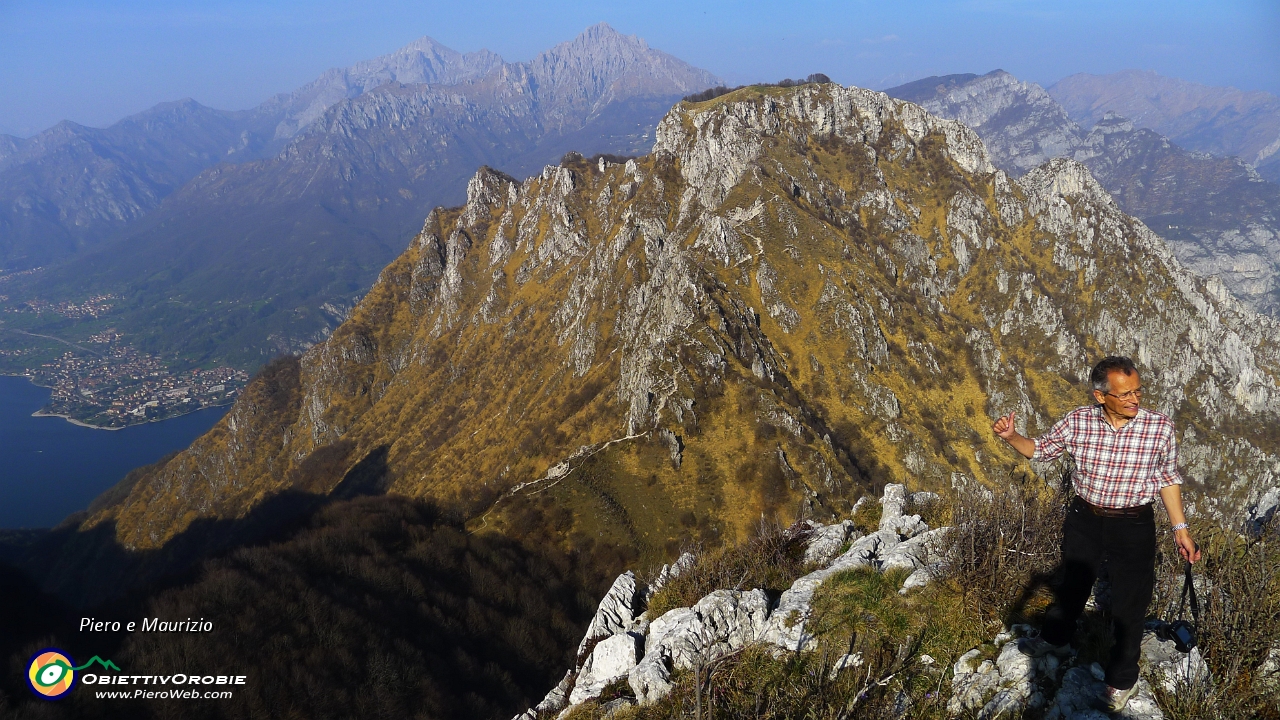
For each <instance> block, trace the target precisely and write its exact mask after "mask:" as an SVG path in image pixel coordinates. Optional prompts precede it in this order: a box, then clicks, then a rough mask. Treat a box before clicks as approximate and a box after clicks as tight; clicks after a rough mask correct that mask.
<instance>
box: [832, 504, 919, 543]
mask: <svg viewBox="0 0 1280 720" xmlns="http://www.w3.org/2000/svg"><path fill="white" fill-rule="evenodd" d="M883 514H884V506H883V505H881V504H880V503H878V502H869V503H866V504H865V505H863V506H862V507H860V508H858V512H856V513H854V514H853V516H852V517H850V518H849V519H850V520H853V526H854V527H855V528H856V529H858V530H860V531H861V532H862V533H863V534H864V535H869V534H871V533H873V532H875V531H877V530H879V529H880V517H881V516H882V515H883ZM930 527H932V525H931V526H930Z"/></svg>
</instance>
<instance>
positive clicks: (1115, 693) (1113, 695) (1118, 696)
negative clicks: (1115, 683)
mask: <svg viewBox="0 0 1280 720" xmlns="http://www.w3.org/2000/svg"><path fill="white" fill-rule="evenodd" d="M1137 692H1138V683H1134V684H1133V687H1131V688H1128V689H1125V690H1119V689H1117V688H1113V687H1111V686H1110V685H1108V686H1107V691H1106V693H1105V694H1104V696H1103V700H1104V701H1105V702H1106V709H1107V710H1109V711H1111V712H1120V711H1121V710H1123V709H1124V706H1125V705H1128V704H1129V698H1131V697H1133V696H1134V694H1135V693H1137Z"/></svg>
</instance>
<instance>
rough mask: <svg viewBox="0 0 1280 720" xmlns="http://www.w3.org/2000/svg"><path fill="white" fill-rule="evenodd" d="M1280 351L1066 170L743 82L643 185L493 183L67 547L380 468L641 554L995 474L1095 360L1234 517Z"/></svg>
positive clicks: (402, 487)
mask: <svg viewBox="0 0 1280 720" xmlns="http://www.w3.org/2000/svg"><path fill="white" fill-rule="evenodd" d="M1276 337H1277V326H1276V323H1275V321H1273V320H1270V319H1268V318H1264V317H1259V316H1257V315H1254V314H1253V313H1250V312H1248V311H1246V310H1244V309H1243V308H1241V307H1240V306H1239V305H1238V304H1237V303H1235V302H1234V301H1233V300H1232V299H1231V298H1230V297H1229V296H1227V295H1225V294H1222V293H1216V294H1215V292H1213V290H1212V288H1209V287H1206V286H1205V285H1204V284H1203V283H1202V282H1201V281H1199V280H1197V279H1195V278H1194V276H1192V275H1190V274H1189V273H1187V272H1186V271H1185V270H1184V269H1183V268H1182V267H1181V265H1180V264H1179V263H1178V261H1177V260H1176V259H1175V258H1174V257H1173V255H1172V254H1171V253H1170V252H1169V250H1168V248H1167V247H1166V246H1165V244H1164V243H1163V242H1162V241H1161V240H1160V239H1159V238H1158V237H1156V236H1155V235H1153V234H1152V233H1151V232H1150V231H1149V230H1147V229H1146V227H1145V226H1143V225H1142V224H1141V223H1140V222H1138V221H1136V220H1134V219H1132V218H1130V217H1128V216H1126V215H1124V214H1123V213H1121V212H1120V211H1119V209H1118V208H1117V207H1116V206H1115V204H1114V202H1113V201H1112V200H1111V198H1110V197H1109V196H1108V195H1107V194H1106V193H1105V191H1103V190H1102V189H1101V188H1100V187H1099V186H1098V185H1097V183H1096V182H1095V181H1094V180H1093V179H1092V177H1091V176H1090V175H1089V173H1088V172H1087V171H1086V170H1085V169H1084V168H1083V166H1081V165H1079V164H1077V163H1074V162H1072V161H1068V160H1054V161H1051V162H1049V163H1046V164H1045V165H1044V166H1042V167H1040V168H1037V169H1035V170H1033V171H1032V172H1030V173H1028V174H1027V175H1026V176H1025V177H1024V178H1022V179H1021V180H1020V181H1017V182H1015V181H1011V180H1010V179H1009V178H1008V177H1007V176H1005V175H1004V174H1003V173H1001V172H999V171H997V170H996V169H995V168H994V167H993V166H992V165H991V163H990V161H989V159H988V158H987V155H986V153H985V150H984V148H983V146H982V143H981V142H980V141H979V140H978V138H977V136H976V135H975V134H974V133H973V132H972V131H970V130H968V129H967V128H965V127H964V126H962V125H960V124H959V123H955V122H952V121H946V120H941V119H938V118H936V117H933V116H930V115H928V114H927V113H925V112H924V111H922V110H921V109H920V108H919V107H917V106H915V105H911V104H909V103H903V102H901V101H895V100H892V99H890V98H888V97H887V96H885V95H883V94H880V93H873V92H869V91H865V90H860V89H846V88H841V87H839V86H835V85H809V86H805V87H803V88H799V89H782V88H764V89H761V88H748V89H743V90H740V91H737V92H735V93H732V94H729V95H726V96H722V97H720V98H717V99H715V100H712V101H708V102H705V103H699V104H692V105H691V104H681V105H679V106H677V107H676V109H674V110H673V111H672V112H671V113H670V114H669V115H668V116H667V118H666V119H664V120H663V122H662V124H661V125H660V126H659V132H658V141H657V143H656V146H655V149H654V152H653V153H652V154H651V155H649V156H647V157H645V158H642V159H639V160H636V161H631V162H628V163H626V164H609V163H606V162H603V161H601V162H599V163H588V162H586V161H581V160H569V161H566V162H565V163H564V164H563V165H561V166H559V167H548V168H546V169H545V170H544V171H543V173H542V174H541V175H539V176H536V177H534V178H530V179H529V180H527V181H525V182H523V183H517V182H515V181H514V180H512V179H511V178H509V177H506V176H504V175H501V174H499V173H496V172H494V171H490V170H487V169H485V170H482V171H481V172H479V173H478V174H477V175H476V176H475V177H474V178H473V179H472V180H471V182H470V184H469V186H468V200H467V203H466V205H465V206H463V207H459V208H454V209H449V210H443V209H442V210H437V211H435V212H433V213H432V214H431V216H430V217H429V218H428V220H427V223H426V226H425V227H424V229H423V232H422V233H421V234H420V235H419V236H418V237H417V238H416V239H415V240H414V242H413V243H412V245H411V246H410V247H409V249H408V250H407V251H406V252H405V253H404V254H402V255H401V256H400V257H399V258H397V259H396V260H395V261H394V262H392V263H391V264H390V265H388V266H387V267H386V268H385V269H384V270H383V271H382V273H381V275H380V277H379V279H378V282H377V283H375V285H374V287H373V289H372V290H371V291H370V292H369V294H368V295H367V296H366V297H365V298H364V299H363V300H362V302H361V303H360V305H359V307H357V309H356V310H355V311H354V313H353V314H352V316H351V317H350V319H348V320H347V321H346V322H345V323H344V324H343V325H342V326H341V327H340V328H338V330H337V331H335V332H334V334H333V335H332V337H330V338H329V339H328V340H327V341H326V342H324V343H322V344H321V345H318V346H317V347H315V348H313V349H312V350H310V351H308V352H307V353H306V354H305V355H304V356H303V357H302V359H301V362H300V363H296V364H286V365H282V366H280V367H279V368H277V369H276V370H275V371H273V372H272V373H270V374H269V375H268V377H266V378H264V380H263V381H261V382H258V383H256V384H255V385H254V386H251V388H250V390H249V391H248V392H246V393H245V396H244V397H243V398H242V399H241V400H240V401H239V402H238V403H237V404H236V406H235V407H234V408H233V409H232V410H231V412H229V413H228V414H227V416H226V417H225V418H224V419H223V420H222V421H221V422H220V423H219V424H218V425H217V426H216V427H215V428H214V429H213V430H211V431H210V432H209V433H208V434H207V435H206V436H204V437H202V438H201V439H200V440H198V441H197V442H196V443H194V444H193V445H192V446H191V448H189V449H188V450H187V451H185V452H184V453H181V454H179V455H178V456H176V457H174V458H173V459H171V460H169V461H168V462H167V463H164V464H162V465H160V466H157V467H154V468H152V469H149V470H148V471H147V472H144V473H140V474H139V475H138V476H136V477H134V478H133V479H132V480H131V482H130V483H129V484H128V485H127V486H123V487H121V488H118V489H117V490H115V491H113V493H112V494H111V496H110V497H109V498H104V501H103V502H102V503H99V504H98V506H97V507H95V508H94V510H93V512H92V513H91V514H90V516H89V517H88V518H85V519H84V520H83V522H82V523H81V525H80V532H94V529H95V528H108V529H109V532H110V534H111V535H112V536H113V537H114V538H115V539H116V541H118V542H119V543H120V545H121V547H122V548H123V549H124V550H125V551H126V552H141V551H144V550H146V549H148V548H160V547H163V546H164V544H165V543H166V541H169V540H170V539H171V538H173V537H175V536H176V535H178V534H179V533H182V532H183V531H184V530H185V529H187V528H189V527H191V526H192V524H193V523H195V522H197V521H200V522H205V521H214V520H217V521H221V520H228V521H229V520H233V519H235V518H238V517H243V516H245V515H246V514H247V513H249V512H250V511H251V510H252V509H253V508H255V507H257V506H260V505H261V504H262V503H264V502H266V501H267V500H268V499H270V498H272V497H275V496H278V495H279V494H281V493H287V492H295V491H306V492H310V493H320V494H324V493H327V492H331V491H333V489H334V488H335V487H336V485H335V483H336V478H340V477H342V476H343V474H342V473H341V472H339V473H337V474H333V475H331V476H330V477H332V478H334V479H333V480H325V481H317V480H314V479H312V480H307V479H306V478H314V477H316V476H314V475H313V474H309V473H308V472H306V467H307V464H308V463H309V462H324V463H328V464H331V465H333V466H335V467H341V468H348V467H353V466H356V465H358V464H359V463H360V462H361V461H367V460H368V459H369V458H377V459H378V461H379V462H380V463H384V464H385V468H386V472H385V473H384V474H383V475H381V476H380V478H381V479H380V480H379V482H378V487H377V488H376V491H378V492H382V491H389V492H392V493H401V494H405V495H410V496H417V497H426V498H433V499H435V500H437V501H440V502H445V503H450V504H452V505H454V506H455V507H458V508H460V509H462V510H463V511H464V512H465V513H466V514H467V515H468V516H469V517H471V518H472V519H471V524H472V526H473V527H474V528H476V529H481V528H483V529H487V530H494V529H497V530H501V531H504V532H513V533H518V532H519V528H520V527H521V526H524V525H552V526H554V527H555V528H556V531H557V533H558V536H559V537H562V538H571V537H575V536H578V537H594V538H601V539H606V540H609V541H613V542H619V543H623V544H630V545H632V546H634V547H635V548H637V549H638V551H639V552H640V553H641V556H642V557H648V558H651V559H652V558H657V557H663V556H666V555H667V554H668V553H670V552H671V551H672V550H673V547H672V545H671V543H673V542H675V543H678V542H679V541H681V539H685V540H688V539H702V540H705V541H709V542H715V541H717V539H718V538H725V537H741V536H742V535H743V534H744V533H745V532H746V531H747V529H748V527H749V526H750V524H751V523H752V522H754V521H755V520H757V519H758V518H759V517H760V516H761V514H762V513H763V514H766V515H769V514H777V515H779V516H781V517H784V518H786V517H791V516H794V515H796V514H801V513H809V514H814V515H818V516H824V515H826V514H828V513H831V512H837V511H839V512H844V511H846V510H847V509H848V505H849V501H850V499H851V498H852V497H857V496H858V495H859V494H860V493H861V492H862V490H863V489H866V488H867V487H869V486H871V485H875V484H879V483H882V482H884V481H885V480H888V479H895V480H902V481H906V482H907V483H909V484H910V485H912V486H913V487H939V486H943V485H946V484H948V483H951V482H952V480H953V478H955V477H956V476H957V474H962V475H966V476H969V477H974V478H977V479H978V480H980V481H988V480H989V479H990V478H992V477H994V476H995V475H993V473H998V472H1002V471H1003V468H1002V467H1001V466H1003V465H1005V464H1007V463H1010V462H1012V458H1011V456H1010V453H1009V452H1008V450H1007V448H1004V447H1003V446H1001V445H1000V444H999V443H998V441H997V440H995V439H994V438H993V437H992V435H991V433H990V430H989V423H990V420H989V417H990V416H993V415H996V414H998V413H1007V412H1009V411H1011V410H1014V411H1017V412H1018V415H1019V418H1020V420H1019V422H1020V423H1025V425H1026V428H1025V429H1026V431H1027V432H1030V433H1038V432H1041V431H1043V430H1045V429H1046V428H1047V427H1048V425H1049V423H1050V422H1051V421H1052V420H1053V419H1054V418H1056V417H1057V416H1058V415H1060V414H1061V413H1062V412H1064V411H1065V410H1067V409H1069V408H1071V407H1074V406H1075V405H1078V404H1080V403H1081V402H1082V401H1083V400H1084V398H1085V394H1084V391H1083V390H1084V389H1083V387H1082V385H1083V382H1084V379H1085V377H1086V375H1087V371H1088V368H1089V366H1090V365H1091V364H1092V362H1093V361H1094V360H1096V358H1097V357H1099V356H1100V355H1102V354H1105V353H1124V354H1129V355H1133V356H1135V357H1136V358H1137V359H1138V361H1139V363H1140V364H1141V365H1142V366H1143V368H1144V372H1145V375H1144V385H1145V387H1146V388H1147V390H1148V392H1149V395H1148V398H1149V404H1150V405H1151V406H1153V407H1155V408H1157V409H1160V410H1162V411H1165V412H1171V413H1174V414H1175V415H1176V417H1177V420H1178V423H1179V430H1180V433H1181V437H1180V439H1181V441H1182V467H1183V470H1184V472H1185V473H1186V475H1187V476H1188V477H1189V478H1190V479H1191V480H1192V481H1193V482H1199V483H1205V484H1207V485H1210V486H1211V487H1213V488H1214V490H1215V494H1216V496H1217V498H1218V500H1219V501H1221V502H1223V503H1228V502H1229V501H1230V500H1231V498H1232V497H1233V496H1236V495H1239V494H1242V493H1244V492H1245V491H1247V490H1248V489H1249V488H1250V487H1252V486H1254V485H1257V484H1262V483H1274V482H1275V477H1274V474H1275V471H1274V469H1273V468H1274V467H1275V465H1276V461H1277V456H1276V453H1277V450H1278V449H1280V438H1277V436H1276V431H1275V429H1274V428H1275V427H1276V425H1275V423H1274V419H1275V417H1276V412H1277V409H1278V408H1280V389H1277V375H1276V373H1277V369H1280V356H1278V355H1277V347H1276V343H1275V340H1276ZM326 448H327V449H326ZM315 458H322V460H314V459H315ZM55 584H56V583H55Z"/></svg>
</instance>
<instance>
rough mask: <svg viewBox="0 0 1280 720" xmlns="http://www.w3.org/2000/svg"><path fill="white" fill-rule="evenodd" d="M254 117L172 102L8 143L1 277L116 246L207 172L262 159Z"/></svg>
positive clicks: (1, 157) (0, 144)
mask: <svg viewBox="0 0 1280 720" xmlns="http://www.w3.org/2000/svg"><path fill="white" fill-rule="evenodd" d="M250 126H251V123H249V122H247V121H246V114H245V113H232V112H224V111H221V110H213V109H211V108H207V107H205V106H203V105H200V104H199V103H197V102H195V101H193V100H189V99H188V100H180V101H178V102H173V103H163V104H161V105H157V106H156V107H153V108H151V109H150V110H147V111H145V112H142V113H139V114H137V115H133V116H130V117H128V118H125V119H124V120H121V121H120V122H118V123H116V124H115V125H112V126H111V127H109V128H106V129H103V130H99V129H96V128H89V127H84V126H83V125H77V124H75V123H73V122H69V121H67V122H62V123H59V124H58V125H56V126H54V127H52V128H50V129H48V130H46V131H44V132H42V133H39V134H38V135H35V136H33V137H31V138H27V139H26V140H18V139H16V138H9V139H8V140H7V141H0V268H5V269H10V270H22V269H27V268H31V267H35V266H39V265H44V264H47V263H49V262H51V261H55V260H58V259H61V258H64V257H67V256H69V255H72V254H74V253H75V252H77V251H79V250H81V249H83V248H85V247H90V246H92V245H95V244H96V243H98V242H100V241H102V240H104V239H105V238H107V237H109V236H110V235H111V234H112V233H114V232H116V231H118V230H120V229H121V228H123V227H125V226H127V225H128V224H129V223H131V222H133V221H136V220H137V219H138V218H141V217H142V216H144V215H146V214H147V213H148V212H150V211H151V210H153V209H154V208H155V207H156V206H158V205H159V204H160V202H161V201H162V200H163V199H164V198H165V197H166V196H167V195H169V194H170V193H172V192H173V191H174V190H177V189H178V188H179V187H181V186H182V185H183V184H184V183H186V182H187V181H188V180H190V179H191V178H192V177H194V176H195V175H196V174H197V173H199V172H200V171H201V170H203V169H205V168H206V167H209V166H210V165H213V164H215V163H218V162H222V161H227V160H235V159H237V158H239V157H244V156H252V155H253V154H254V152H255V150H257V147H256V146H255V144H254V141H253V136H252V133H250V132H249V131H248V129H247V128H248V127H250Z"/></svg>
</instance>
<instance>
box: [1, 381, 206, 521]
mask: <svg viewBox="0 0 1280 720" xmlns="http://www.w3.org/2000/svg"><path fill="white" fill-rule="evenodd" d="M49 395H50V390H49V389H48V388H44V387H40V386H38V385H35V384H34V383H32V382H30V380H29V379H28V378H26V377H23V376H18V375H6V376H0V468H3V470H0V528H5V529H10V528H24V527H25V528H36V527H50V526H52V525H55V524H57V523H58V522H60V521H61V520H62V519H63V518H65V517H66V516H67V515H69V514H71V513H73V512H76V511H78V510H83V509H85V508H86V507H88V505H89V503H90V502H92V501H93V499H94V498H95V497H97V496H98V495H99V494H100V493H102V491H104V490H106V489H107V488H109V487H111V486H112V485H114V484H115V483H117V482H119V481H120V480H121V478H123V477H124V476H125V475H126V474H127V473H128V472H129V471H130V470H132V469H133V468H136V467H140V466H142V465H147V464H150V463H153V462H156V461H158V460H160V459H161V458H163V457H164V456H165V455H167V454H169V453H171V452H174V451H177V450H181V449H183V448H185V447H187V446H188V445H190V444H191V441H192V440H194V439H195V438H197V437H199V436H200V435H202V434H203V433H204V432H205V431H207V430H208V429H209V428H210V427H212V426H213V425H214V423H216V422H217V421H218V420H219V419H220V418H221V417H222V416H223V414H225V413H226V411H227V410H228V407H226V406H223V407H216V408H205V409H202V410H197V411H195V412H193V413H187V414H185V415H181V416H178V417H174V418H168V419H165V420H157V421H149V422H146V423H138V424H135V425H130V426H128V427H123V428H103V427H97V426H91V425H87V424H86V423H83V422H79V421H77V420H75V419H74V418H67V417H65V416H59V415H56V414H53V413H45V412H42V411H41V408H43V407H45V406H46V404H47V403H48V400H49ZM64 421H65V422H64ZM108 429H109V430H115V431H117V432H110V433H102V432H93V431H94V430H108Z"/></svg>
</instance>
